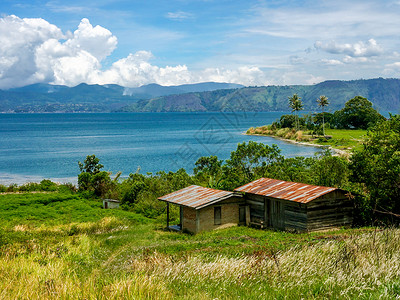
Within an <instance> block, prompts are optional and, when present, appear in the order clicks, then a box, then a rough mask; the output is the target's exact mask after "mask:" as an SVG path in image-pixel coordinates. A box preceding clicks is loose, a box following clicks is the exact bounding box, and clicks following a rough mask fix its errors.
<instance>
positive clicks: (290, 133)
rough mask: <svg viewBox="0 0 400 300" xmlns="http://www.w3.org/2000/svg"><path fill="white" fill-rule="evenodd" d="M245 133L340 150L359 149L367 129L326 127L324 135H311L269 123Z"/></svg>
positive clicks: (307, 132)
mask: <svg viewBox="0 0 400 300" xmlns="http://www.w3.org/2000/svg"><path fill="white" fill-rule="evenodd" d="M246 133H247V134H256V135H267V136H272V137H278V138H284V139H289V140H295V141H298V142H308V143H312V144H316V145H323V146H331V147H333V148H336V149H341V150H354V149H359V148H360V147H361V145H362V141H363V139H364V137H365V136H366V134H367V130H362V129H326V130H325V135H326V136H328V137H329V138H325V137H323V136H313V135H312V133H311V132H309V131H303V130H299V131H297V132H296V130H294V129H291V128H281V129H272V128H271V125H267V126H261V127H257V128H250V129H249V130H247V132H246Z"/></svg>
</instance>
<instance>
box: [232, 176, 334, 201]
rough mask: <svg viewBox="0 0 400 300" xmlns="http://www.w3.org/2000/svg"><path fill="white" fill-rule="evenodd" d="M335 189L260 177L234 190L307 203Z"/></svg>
mask: <svg viewBox="0 0 400 300" xmlns="http://www.w3.org/2000/svg"><path fill="white" fill-rule="evenodd" d="M334 190H337V189H336V188H333V187H326V186H317V185H309V184H304V183H298V182H290V181H283V180H277V179H270V178H260V179H258V180H255V181H252V182H250V183H248V184H245V185H243V186H241V187H238V188H237V189H235V192H245V193H250V194H256V195H262V196H268V197H272V198H277V199H284V200H290V201H295V202H300V203H308V202H310V201H311V200H314V199H315V198H318V197H319V196H322V195H325V194H327V193H330V192H332V191H334Z"/></svg>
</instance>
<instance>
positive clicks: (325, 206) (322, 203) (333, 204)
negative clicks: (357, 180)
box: [307, 191, 354, 231]
mask: <svg viewBox="0 0 400 300" xmlns="http://www.w3.org/2000/svg"><path fill="white" fill-rule="evenodd" d="M353 210H354V203H353V201H351V200H350V199H349V197H348V196H347V195H346V193H345V192H344V191H334V192H331V193H329V194H326V195H323V196H322V197H320V198H318V199H315V200H314V201H312V202H310V203H308V205H307V218H308V223H307V230H309V231H313V230H320V229H326V228H333V227H341V226H346V225H347V226H348V225H352V223H353Z"/></svg>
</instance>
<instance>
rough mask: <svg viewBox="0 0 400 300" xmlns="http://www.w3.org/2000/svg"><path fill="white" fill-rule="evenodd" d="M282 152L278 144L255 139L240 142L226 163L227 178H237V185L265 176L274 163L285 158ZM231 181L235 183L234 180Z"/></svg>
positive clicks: (225, 172)
mask: <svg viewBox="0 0 400 300" xmlns="http://www.w3.org/2000/svg"><path fill="white" fill-rule="evenodd" d="M280 152H281V150H280V149H279V148H278V146H277V145H272V146H269V145H265V144H263V143H257V142H253V141H249V142H248V144H246V143H245V142H244V143H241V144H238V146H237V149H236V151H232V152H231V155H230V158H229V159H228V160H226V165H224V176H225V179H227V180H231V179H233V178H235V180H236V183H235V184H236V187H238V186H239V185H241V184H244V183H248V182H250V181H253V180H254V179H255V178H256V177H261V176H263V175H264V174H265V173H266V171H267V169H268V167H270V166H271V165H272V164H274V163H276V162H278V161H280V160H282V159H283V157H282V156H281V154H280ZM231 183H232V184H234V182H233V181H232V182H231Z"/></svg>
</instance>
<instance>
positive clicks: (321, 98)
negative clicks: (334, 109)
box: [317, 95, 329, 137]
mask: <svg viewBox="0 0 400 300" xmlns="http://www.w3.org/2000/svg"><path fill="white" fill-rule="evenodd" d="M317 103H318V106H320V107H321V109H322V133H323V134H324V137H325V114H324V107H325V106H328V105H329V101H328V97H326V96H324V95H321V96H319V99H317Z"/></svg>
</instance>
